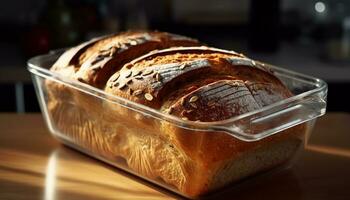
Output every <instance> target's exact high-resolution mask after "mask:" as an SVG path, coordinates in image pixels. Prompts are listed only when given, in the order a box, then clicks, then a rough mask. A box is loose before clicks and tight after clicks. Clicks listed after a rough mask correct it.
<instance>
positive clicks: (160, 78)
mask: <svg viewBox="0 0 350 200" xmlns="http://www.w3.org/2000/svg"><path fill="white" fill-rule="evenodd" d="M156 79H157V81H161V80H162V77H161V76H160V74H158V73H156Z"/></svg>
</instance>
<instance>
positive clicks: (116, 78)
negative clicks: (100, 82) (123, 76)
mask: <svg viewBox="0 0 350 200" xmlns="http://www.w3.org/2000/svg"><path fill="white" fill-rule="evenodd" d="M119 77H120V74H119V73H118V74H117V75H115V78H114V79H113V80H112V82H116V81H117V80H118V78H119Z"/></svg>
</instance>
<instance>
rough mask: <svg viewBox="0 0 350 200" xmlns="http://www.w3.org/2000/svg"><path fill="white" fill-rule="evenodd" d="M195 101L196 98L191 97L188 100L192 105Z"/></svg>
mask: <svg viewBox="0 0 350 200" xmlns="http://www.w3.org/2000/svg"><path fill="white" fill-rule="evenodd" d="M197 100H198V96H193V97H191V98H190V100H189V102H190V103H193V102H196V101H197Z"/></svg>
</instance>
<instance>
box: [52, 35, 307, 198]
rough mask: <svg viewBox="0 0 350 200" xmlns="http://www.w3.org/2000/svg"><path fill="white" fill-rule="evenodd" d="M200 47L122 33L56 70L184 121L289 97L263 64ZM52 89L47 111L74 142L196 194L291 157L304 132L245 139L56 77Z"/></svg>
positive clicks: (63, 60)
mask: <svg viewBox="0 0 350 200" xmlns="http://www.w3.org/2000/svg"><path fill="white" fill-rule="evenodd" d="M198 45H199V43H198V42H197V41H196V40H193V39H189V38H187V37H182V36H176V35H173V34H168V33H159V32H147V33H146V32H126V33H122V34H117V35H113V36H108V37H104V38H99V39H95V40H91V41H89V42H87V43H84V44H81V45H79V46H77V47H75V48H72V49H70V50H68V51H67V52H66V53H64V54H63V55H62V56H61V57H60V58H59V59H58V61H57V62H56V63H55V64H54V65H53V67H52V69H51V70H52V71H55V72H57V73H58V74H61V75H63V76H67V77H69V78H72V79H76V80H78V81H81V82H83V83H86V84H88V85H90V86H93V87H96V88H99V89H102V90H104V91H105V93H107V94H109V95H112V96H118V97H122V98H124V99H127V100H129V101H132V102H135V103H138V104H142V105H144V106H147V107H149V108H152V109H154V110H158V111H160V112H162V113H164V114H167V115H172V116H175V117H178V118H180V119H182V120H183V121H184V122H186V121H194V122H197V123H204V122H217V121H222V120H226V119H229V118H232V117H234V116H238V115H240V114H244V113H247V112H250V111H254V110H257V109H260V108H262V107H264V106H267V105H270V104H272V103H275V102H278V101H280V100H283V99H286V98H288V97H291V96H292V93H291V92H290V91H289V90H288V89H287V88H286V87H285V86H284V85H283V84H282V82H281V81H280V80H279V79H278V78H276V77H275V76H274V75H273V74H272V73H270V72H269V71H268V70H267V69H266V68H265V67H264V66H263V65H262V64H260V63H256V62H255V61H253V60H251V59H249V58H247V57H245V56H244V55H242V54H238V53H236V52H233V51H226V50H220V49H216V48H210V47H205V46H198ZM176 46H179V47H176ZM180 46H183V47H180ZM155 49H158V50H156V51H152V50H155ZM150 51H152V52H150ZM47 88H48V91H49V98H50V100H49V112H50V114H51V117H52V118H53V120H54V121H55V122H56V123H55V124H56V126H58V129H60V130H61V134H62V135H66V136H67V137H68V138H69V140H71V142H72V143H76V144H78V145H80V146H82V147H84V148H87V149H89V151H91V152H93V153H96V154H98V155H99V156H102V157H105V158H107V159H109V160H111V161H112V162H113V161H115V160H117V159H119V158H122V159H124V160H125V162H126V164H127V166H128V167H129V168H130V169H132V170H133V171H136V172H137V173H139V174H140V175H142V176H145V177H147V178H150V179H153V180H159V179H161V180H163V181H164V182H165V183H167V184H169V185H170V186H172V187H175V188H176V190H178V191H180V192H181V193H183V194H185V195H187V196H191V197H194V196H198V195H202V194H205V193H207V192H210V191H213V190H215V189H217V188H220V187H222V186H225V185H227V184H228V183H230V182H233V181H236V180H240V179H241V178H243V177H247V176H250V175H252V174H254V173H257V172H260V171H263V170H267V169H269V168H272V167H274V166H276V165H279V164H282V163H284V162H286V161H287V160H288V158H290V157H291V155H292V154H293V153H294V152H295V151H296V149H297V148H298V147H299V146H300V145H301V142H302V139H301V136H302V134H303V133H304V132H305V130H304V126H296V127H293V128H290V129H287V130H285V131H284V132H283V133H281V134H278V135H274V136H271V137H268V138H266V139H263V140H260V141H257V142H244V141H240V140H239V139H236V138H234V137H232V136H230V135H228V134H227V133H223V132H217V131H196V132H195V133H194V131H192V130H187V129H184V128H182V127H179V126H177V125H175V124H172V123H170V122H168V121H167V120H155V119H154V118H152V117H147V116H145V115H143V114H140V113H139V112H137V111H134V110H132V109H128V108H126V107H125V106H122V105H119V104H115V103H113V102H110V101H99V100H98V99H97V98H94V97H91V96H90V95H87V94H84V93H83V92H76V91H75V90H72V89H70V88H65V87H64V86H61V85H59V84H57V83H47ZM67 116H68V117H67ZM258 131H259V130H253V129H252V130H251V132H252V134H254V133H257V132H258Z"/></svg>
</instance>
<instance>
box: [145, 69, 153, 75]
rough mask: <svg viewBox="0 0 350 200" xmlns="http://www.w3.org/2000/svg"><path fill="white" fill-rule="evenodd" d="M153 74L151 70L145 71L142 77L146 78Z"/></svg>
mask: <svg viewBox="0 0 350 200" xmlns="http://www.w3.org/2000/svg"><path fill="white" fill-rule="evenodd" d="M152 73H153V70H146V71H145V72H143V74H142V75H144V76H147V75H150V74H152Z"/></svg>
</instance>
